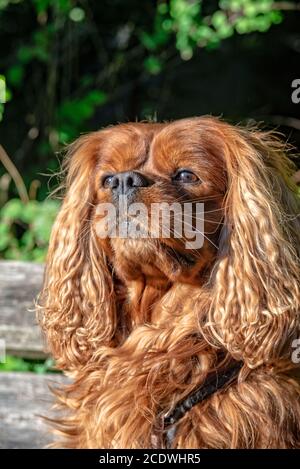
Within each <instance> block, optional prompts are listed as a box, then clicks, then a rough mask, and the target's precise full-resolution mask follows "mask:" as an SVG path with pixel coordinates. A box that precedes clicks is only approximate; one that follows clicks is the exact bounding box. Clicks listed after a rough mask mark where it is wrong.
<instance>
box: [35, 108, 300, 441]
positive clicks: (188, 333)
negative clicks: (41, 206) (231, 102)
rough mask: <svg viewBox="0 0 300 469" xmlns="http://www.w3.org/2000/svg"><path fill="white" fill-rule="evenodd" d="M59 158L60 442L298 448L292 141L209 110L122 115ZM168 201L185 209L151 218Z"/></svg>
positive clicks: (52, 305)
mask: <svg viewBox="0 0 300 469" xmlns="http://www.w3.org/2000/svg"><path fill="white" fill-rule="evenodd" d="M64 171H65V172H66V178H65V184H64V189H65V193H64V200H63V203H62V207H61V209H60V212H59V214H58V216H57V219H56V222H55V224H54V227H53V230H52V235H51V239H50V246H49V252H48V257H47V263H46V273H45V280H44V286H43V290H42V292H41V294H40V297H39V301H38V316H39V321H40V324H41V327H42V329H43V331H44V333H45V336H46V340H47V344H48V347H49V350H50V352H51V354H52V356H53V357H54V358H55V360H56V364H57V367H58V368H59V369H61V370H64V371H65V372H66V373H67V374H68V375H69V376H71V377H72V383H71V384H68V385H67V386H65V387H64V388H62V389H59V390H56V391H55V394H56V396H57V404H58V406H59V407H60V409H61V411H62V412H63V415H62V416H61V418H60V419H57V421H56V422H55V423H54V425H55V427H56V430H57V431H58V432H60V434H61V435H62V436H63V438H62V439H61V440H60V443H58V444H59V445H62V446H63V447H68V448H298V447H300V378H299V376H300V374H299V363H295V361H297V360H293V359H292V352H293V344H295V341H297V339H298V338H299V337H300V332H299V329H300V327H299V324H300V321H299V312H300V308H299V304H300V275H299V272H300V269H299V257H300V221H299V211H300V210H299V198H298V197H297V195H296V191H297V188H296V184H295V182H294V181H293V178H292V175H293V173H294V172H295V167H294V164H293V163H292V161H291V159H290V158H289V157H288V156H287V148H286V145H285V144H284V143H282V142H281V141H280V138H279V137H278V136H277V135H276V134H274V133H272V132H268V131H261V130H257V129H254V128H252V129H247V128H242V127H239V126H232V125H229V124H227V123H226V122H224V121H222V120H220V119H218V118H214V117H210V116H208V117H206V116H204V117H194V118H186V119H181V120H178V121H174V122H169V123H168V122H167V123H152V122H134V123H125V124H119V125H115V126H112V127H109V128H105V129H103V130H100V131H96V132H93V133H90V134H87V135H83V136H81V137H80V138H79V139H78V140H77V141H75V142H74V143H73V144H71V145H70V147H69V149H68V153H67V155H66V158H65V160H64ZM120 200H122V203H123V205H122V204H121V205H120ZM134 204H138V206H140V205H141V206H142V207H144V208H146V209H147V212H148V214H149V213H150V215H148V219H147V220H146V221H145V217H144V216H143V217H140V216H138V213H137V212H136V214H135V215H136V216H134V214H132V213H131V214H130V213H129V211H130V210H129V209H130V207H132V206H134ZM159 204H163V206H164V207H171V208H172V204H176V207H177V208H179V209H182V211H181V215H180V214H178V212H176V210H169V215H170V216H169V220H168V223H166V221H165V216H159V217H158V218H156V219H155V223H154V224H153V223H151V217H152V216H153V215H152V212H151V208H152V207H153V206H155V207H157V205H158V206H160V205H159ZM124 205H127V208H126V207H125V208H124ZM101 207H105V210H104V211H103V210H101ZM109 207H112V211H111V213H110V214H109V215H107V212H108V211H109ZM185 207H188V208H189V217H188V220H189V221H188V222H186V220H184V219H183V218H184V217H183V213H184V210H183V209H185ZM200 208H201V209H202V210H200V211H199V210H198V209H200ZM179 211H180V210H179ZM162 214H163V215H166V213H165V212H163V211H162V212H161V215H162ZM137 219H138V222H139V223H135V222H136V221H137ZM130 223H133V225H132V226H133V228H134V229H132V230H131V232H130V230H129V234H128V232H127V233H126V235H124V232H123V233H121V234H120V231H119V228H122V229H126V228H128V227H129V225H130ZM134 223H135V224H134ZM175 223H176V227H177V228H176V230H177V231H175V228H174V226H175ZM166 224H167V225H168V227H169V229H168V230H164V227H165V225H166ZM137 225H141V226H140V230H139V229H137ZM186 227H189V228H190V230H189V231H185V230H184V228H186ZM199 227H200V228H199ZM180 229H181V232H182V233H181V235H180V233H178V230H179V231H180ZM123 231H124V230H123ZM125 231H126V230H125ZM154 231H155V233H153V232H154ZM130 233H131V234H130ZM137 233H139V235H137ZM197 234H198V235H199V236H200V235H201V239H198V241H199V242H198V243H194V244H193V243H192V242H191V239H192V235H194V237H197V236H196V235H197Z"/></svg>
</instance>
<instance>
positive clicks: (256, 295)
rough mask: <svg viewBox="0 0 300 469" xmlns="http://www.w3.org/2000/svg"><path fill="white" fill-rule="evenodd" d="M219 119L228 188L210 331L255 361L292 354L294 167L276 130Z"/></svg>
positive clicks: (296, 239) (298, 308)
mask: <svg viewBox="0 0 300 469" xmlns="http://www.w3.org/2000/svg"><path fill="white" fill-rule="evenodd" d="M220 125H221V128H222V127H223V129H222V130H221V139H222V141H223V148H224V145H225V149H224V158H225V164H226V168H227V175H228V194H227V198H226V200H225V218H224V222H225V223H224V228H223V232H222V234H221V238H220V247H219V260H218V262H217V264H216V266H215V270H214V274H215V276H214V286H213V291H212V302H211V305H210V311H209V317H208V322H207V325H206V331H207V330H208V331H209V336H210V337H213V339H214V340H215V342H216V343H217V344H218V345H221V346H222V347H225V348H226V349H227V350H228V351H229V352H230V353H231V354H232V355H233V356H234V357H235V358H236V359H238V360H244V362H245V363H246V364H247V365H248V366H249V367H256V366H258V365H260V364H262V363H271V362H272V361H273V360H274V359H278V358H284V359H286V358H287V359H290V357H291V343H292V340H293V337H297V336H298V337H299V329H300V327H299V323H300V321H299V314H300V284H299V283H300V268H299V250H300V221H299V213H300V210H299V199H297V197H296V194H295V190H296V186H293V182H292V178H291V176H292V173H293V172H294V170H295V169H294V167H293V164H292V163H291V162H290V160H289V159H288V158H287V156H286V155H285V152H284V145H283V144H282V143H281V142H280V140H279V139H278V138H277V137H275V136H274V135H272V134H271V133H267V132H266V133H262V132H258V131H248V130H243V129H235V128H233V127H230V126H227V125H226V124H220ZM219 137H220V135H219Z"/></svg>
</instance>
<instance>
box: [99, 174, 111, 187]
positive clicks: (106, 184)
mask: <svg viewBox="0 0 300 469" xmlns="http://www.w3.org/2000/svg"><path fill="white" fill-rule="evenodd" d="M112 180H113V175H112V174H106V175H105V176H103V178H102V180H101V182H102V187H109V186H110V184H111V182H112Z"/></svg>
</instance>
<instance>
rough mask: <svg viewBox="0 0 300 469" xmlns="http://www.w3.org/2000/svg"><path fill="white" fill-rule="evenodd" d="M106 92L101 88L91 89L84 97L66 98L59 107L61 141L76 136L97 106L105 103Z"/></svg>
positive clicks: (66, 140) (58, 118)
mask: <svg viewBox="0 0 300 469" xmlns="http://www.w3.org/2000/svg"><path fill="white" fill-rule="evenodd" d="M106 99H107V96H106V93H104V92H103V91H99V90H92V91H89V92H88V93H87V94H86V95H85V96H84V97H83V98H79V99H73V100H66V101H64V102H63V103H62V105H61V106H60V107H59V108H58V109H57V122H58V123H59V125H58V129H57V132H58V140H59V142H61V143H66V142H69V141H70V140H72V139H74V138H76V137H77V136H78V135H79V133H80V130H81V128H82V122H85V121H86V120H88V119H89V118H91V117H92V115H93V114H94V112H95V109H96V108H97V106H100V105H102V104H104V103H105V101H106Z"/></svg>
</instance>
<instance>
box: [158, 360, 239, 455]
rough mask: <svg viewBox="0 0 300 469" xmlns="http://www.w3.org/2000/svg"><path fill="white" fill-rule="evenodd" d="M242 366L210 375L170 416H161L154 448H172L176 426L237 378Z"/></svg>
mask: <svg viewBox="0 0 300 469" xmlns="http://www.w3.org/2000/svg"><path fill="white" fill-rule="evenodd" d="M242 366H243V363H242V362H238V363H235V364H234V365H233V366H231V367H230V368H227V369H226V370H224V371H222V372H215V373H214V374H213V375H210V376H209V377H208V378H207V379H206V380H205V381H204V383H203V384H202V385H201V386H200V387H198V388H196V390H195V391H192V392H191V393H190V394H189V395H188V396H187V397H185V398H184V399H182V400H181V401H179V402H178V403H177V404H176V406H175V407H174V409H172V411H171V412H170V413H169V414H166V415H163V416H161V417H160V419H159V423H158V425H156V427H155V429H154V432H153V434H152V435H151V443H152V447H153V448H156V449H158V448H170V447H171V445H172V441H173V439H174V436H175V431H176V428H175V424H176V423H177V422H178V421H179V420H180V419H181V418H182V417H184V415H185V414H186V413H187V412H188V411H189V410H191V409H192V408H193V407H194V406H195V405H197V404H200V403H201V402H203V401H204V400H205V399H207V398H208V397H210V396H211V395H212V394H214V393H215V392H217V391H218V390H219V389H221V388H223V387H224V386H225V385H226V384H229V383H230V382H232V381H233V380H234V379H235V378H237V376H238V374H239V371H240V369H241V368H242Z"/></svg>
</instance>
